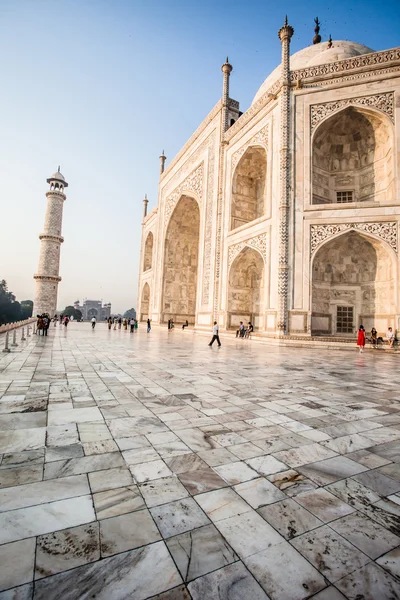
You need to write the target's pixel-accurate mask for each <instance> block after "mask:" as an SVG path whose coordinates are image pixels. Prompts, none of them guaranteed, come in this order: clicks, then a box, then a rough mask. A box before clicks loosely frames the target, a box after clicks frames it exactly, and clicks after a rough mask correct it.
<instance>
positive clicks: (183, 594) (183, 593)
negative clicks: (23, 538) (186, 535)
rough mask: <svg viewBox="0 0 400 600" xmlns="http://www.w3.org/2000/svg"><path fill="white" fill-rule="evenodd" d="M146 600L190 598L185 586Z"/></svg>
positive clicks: (186, 599)
mask: <svg viewBox="0 0 400 600" xmlns="http://www.w3.org/2000/svg"><path fill="white" fill-rule="evenodd" d="M0 600H1V598H0ZM147 600H191V597H190V594H189V592H188V590H187V587H186V585H179V586H178V587H175V588H172V590H168V591H167V592H161V594H157V596H152V597H151V598H148V599H147Z"/></svg>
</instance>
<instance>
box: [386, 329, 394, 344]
mask: <svg viewBox="0 0 400 600" xmlns="http://www.w3.org/2000/svg"><path fill="white" fill-rule="evenodd" d="M386 339H387V341H388V344H389V348H393V344H394V333H393V329H392V328H391V327H389V329H388V331H387V334H386Z"/></svg>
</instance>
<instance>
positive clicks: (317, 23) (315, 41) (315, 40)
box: [313, 17, 322, 44]
mask: <svg viewBox="0 0 400 600" xmlns="http://www.w3.org/2000/svg"><path fill="white" fill-rule="evenodd" d="M314 23H315V27H314V31H315V35H314V37H313V44H319V43H320V42H321V39H322V38H321V36H320V35H319V30H320V25H321V23H320V21H319V19H318V17H315V19H314Z"/></svg>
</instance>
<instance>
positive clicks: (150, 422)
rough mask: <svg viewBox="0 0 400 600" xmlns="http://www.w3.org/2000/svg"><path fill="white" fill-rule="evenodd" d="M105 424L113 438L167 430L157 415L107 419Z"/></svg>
mask: <svg viewBox="0 0 400 600" xmlns="http://www.w3.org/2000/svg"><path fill="white" fill-rule="evenodd" d="M107 425H108V427H109V429H110V431H111V434H112V436H113V437H114V439H115V438H123V437H134V436H137V435H148V434H150V433H163V432H168V431H169V429H168V427H167V426H166V425H164V424H162V423H161V421H159V419H158V418H157V417H125V418H116V419H110V420H108V421H107Z"/></svg>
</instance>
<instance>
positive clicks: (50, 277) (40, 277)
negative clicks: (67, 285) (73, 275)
mask: <svg viewBox="0 0 400 600" xmlns="http://www.w3.org/2000/svg"><path fill="white" fill-rule="evenodd" d="M33 279H36V280H37V281H51V282H53V283H58V282H60V281H61V277H60V276H59V275H38V274H37V273H36V274H35V275H34V276H33Z"/></svg>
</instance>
